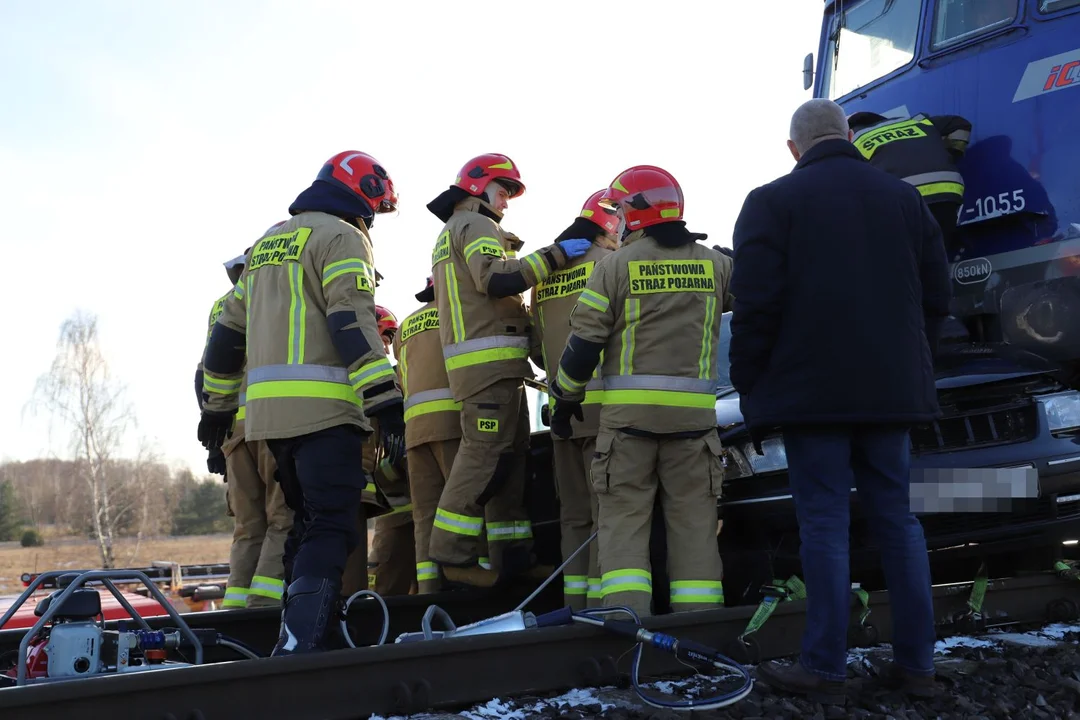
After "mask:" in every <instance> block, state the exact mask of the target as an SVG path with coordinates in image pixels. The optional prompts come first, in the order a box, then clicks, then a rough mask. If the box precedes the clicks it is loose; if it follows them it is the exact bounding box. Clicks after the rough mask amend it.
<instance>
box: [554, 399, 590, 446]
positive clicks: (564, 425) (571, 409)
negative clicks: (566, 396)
mask: <svg viewBox="0 0 1080 720" xmlns="http://www.w3.org/2000/svg"><path fill="white" fill-rule="evenodd" d="M571 416H573V417H575V418H577V419H578V422H582V421H583V420H585V414H584V413H583V412H582V411H581V403H579V402H567V401H564V400H556V401H555V411H554V412H553V413H551V432H552V433H554V434H555V437H558V438H562V439H563V440H566V439H568V438H569V437H570V436H571V435H573V434H574V431H573V430H572V429H571V428H570V417H571Z"/></svg>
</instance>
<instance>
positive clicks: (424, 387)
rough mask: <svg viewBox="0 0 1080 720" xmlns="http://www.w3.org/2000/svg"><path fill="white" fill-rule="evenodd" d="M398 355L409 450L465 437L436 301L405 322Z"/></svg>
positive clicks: (397, 340) (396, 340)
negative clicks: (451, 385)
mask: <svg viewBox="0 0 1080 720" xmlns="http://www.w3.org/2000/svg"><path fill="white" fill-rule="evenodd" d="M394 354H395V355H396V356H397V359H398V366H397V367H398V375H399V376H400V378H401V391H402V395H404V397H405V447H406V448H414V447H416V446H418V445H423V444H424V443H429V442H438V441H440V440H453V439H455V438H459V437H461V403H460V402H457V401H455V400H454V397H453V395H452V394H451V392H450V380H449V379H448V378H447V377H446V365H445V363H444V362H443V354H442V342H441V341H440V340H439V308H438V306H437V305H436V304H435V302H434V301H432V302H429V303H427V304H426V305H424V307H422V308H420V309H419V310H417V311H416V312H414V313H413V314H412V315H410V316H408V317H407V318H405V320H404V321H402V323H401V328H400V329H399V330H398V332H397V334H396V335H395V336H394Z"/></svg>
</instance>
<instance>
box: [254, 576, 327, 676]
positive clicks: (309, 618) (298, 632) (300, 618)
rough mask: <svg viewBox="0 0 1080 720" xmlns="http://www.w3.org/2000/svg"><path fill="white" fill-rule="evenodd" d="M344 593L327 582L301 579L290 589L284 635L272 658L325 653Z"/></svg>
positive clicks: (283, 612)
mask: <svg viewBox="0 0 1080 720" xmlns="http://www.w3.org/2000/svg"><path fill="white" fill-rule="evenodd" d="M339 593H340V589H339V588H338V587H337V586H336V585H335V584H334V583H332V582H331V581H330V580H328V579H326V578H318V577H299V578H297V579H296V580H294V581H293V582H292V584H291V585H289V587H288V591H287V598H288V599H287V600H286V601H285V605H284V609H283V610H282V611H281V632H280V634H279V635H278V641H277V645H276V646H274V650H273V652H271V653H270V655H271V657H278V656H280V655H296V654H299V653H309V652H319V651H322V650H325V649H326V647H325V640H326V634H327V626H328V625H329V623H330V620H331V619H332V617H333V615H334V609H335V608H336V606H337V601H338V595H339Z"/></svg>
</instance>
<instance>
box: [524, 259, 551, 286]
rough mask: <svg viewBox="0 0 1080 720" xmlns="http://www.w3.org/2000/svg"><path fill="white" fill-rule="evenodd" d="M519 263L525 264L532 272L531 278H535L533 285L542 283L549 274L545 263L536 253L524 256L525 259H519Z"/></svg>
mask: <svg viewBox="0 0 1080 720" xmlns="http://www.w3.org/2000/svg"><path fill="white" fill-rule="evenodd" d="M521 261H522V262H524V263H526V264H527V265H528V266H529V268H530V269H531V270H532V271H533V276H534V277H535V278H536V283H534V284H539V283H541V282H543V281H544V280H546V279H547V276H548V275H549V274H550V273H549V272H548V267H547V263H546V262H544V259H543V258H542V257H540V256H539V255H537V254H536V253H531V254H529V255H526V256H525V257H523V258H521Z"/></svg>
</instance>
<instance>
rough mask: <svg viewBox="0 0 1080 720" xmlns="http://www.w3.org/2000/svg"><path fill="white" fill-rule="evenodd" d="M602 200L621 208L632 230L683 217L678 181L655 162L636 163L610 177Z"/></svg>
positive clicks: (627, 224)
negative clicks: (609, 184) (612, 178)
mask: <svg viewBox="0 0 1080 720" xmlns="http://www.w3.org/2000/svg"><path fill="white" fill-rule="evenodd" d="M600 202H603V203H604V204H606V205H608V206H610V207H618V208H620V209H621V210H622V211H623V218H624V220H625V221H626V227H627V228H628V229H629V230H630V232H633V231H635V230H640V229H641V228H646V227H649V226H650V225H656V224H658V223H663V222H672V221H676V220H682V218H683V209H684V202H683V192H682V188H681V187H679V182H678V181H677V180H676V179H675V176H674V175H672V174H671V173H669V172H668V171H667V170H664V169H662V168H658V167H656V166H655V165H636V166H634V167H632V168H630V169H629V170H623V171H622V172H621V173H619V174H618V176H617V177H616V178H615V179H614V180H612V181H611V186H610V187H609V188H608V189H607V190H606V191H605V192H604V194H603V196H602V197H601V199H600Z"/></svg>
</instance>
